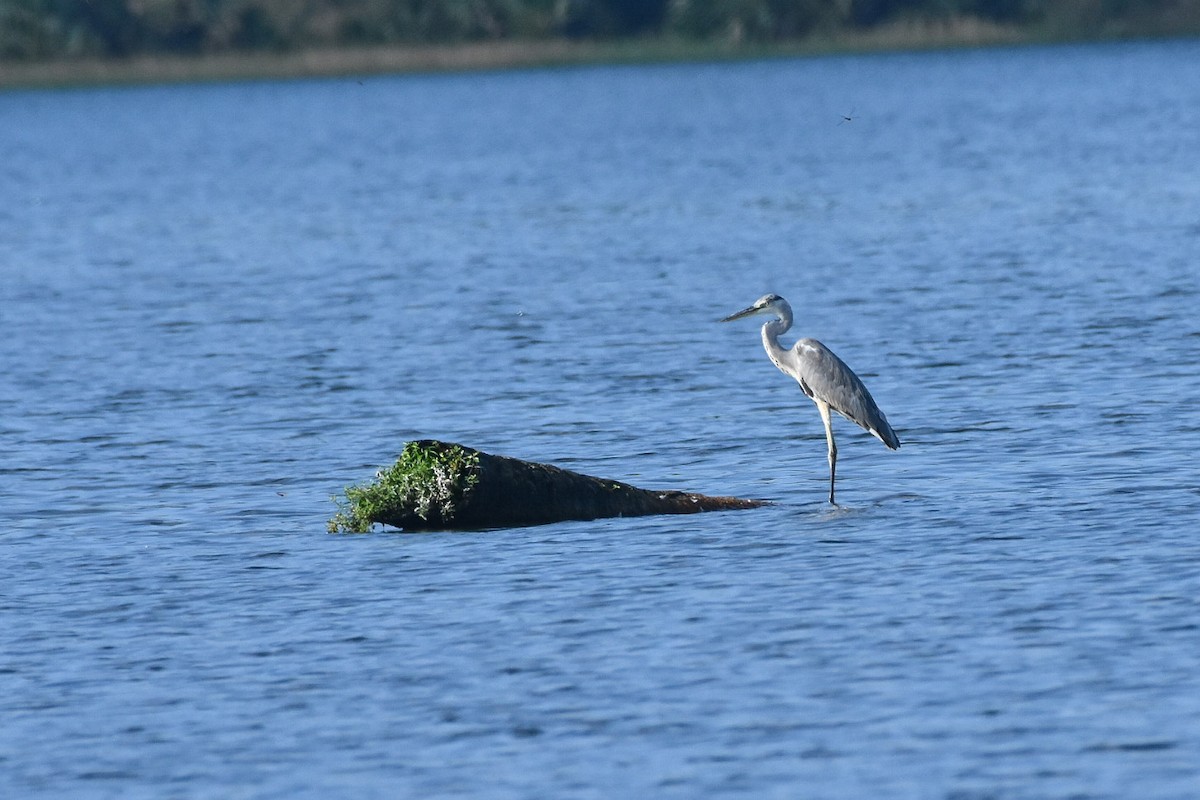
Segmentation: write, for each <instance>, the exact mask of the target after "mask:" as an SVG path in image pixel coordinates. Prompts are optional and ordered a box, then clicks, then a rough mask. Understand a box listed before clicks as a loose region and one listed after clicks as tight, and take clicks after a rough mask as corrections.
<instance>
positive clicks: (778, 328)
mask: <svg viewBox="0 0 1200 800" xmlns="http://www.w3.org/2000/svg"><path fill="white" fill-rule="evenodd" d="M790 327H792V320H791V319H790V318H789V317H780V318H779V319H773V320H771V321H770V322H767V323H765V324H764V325H763V326H762V343H763V349H764V350H766V351H767V355H768V356H770V357H771V360H772V361H774V362H775V366H779V364H780V360H781V359H782V358H783V354H784V352H786V351H785V349H784V347H783V346H782V345H780V344H779V336H780V334H783V333H786V332H787V330H788V328H790Z"/></svg>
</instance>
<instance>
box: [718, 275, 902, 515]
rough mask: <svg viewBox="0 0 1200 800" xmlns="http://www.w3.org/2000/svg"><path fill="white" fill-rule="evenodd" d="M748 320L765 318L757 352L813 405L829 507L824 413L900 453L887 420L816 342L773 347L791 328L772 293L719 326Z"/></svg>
mask: <svg viewBox="0 0 1200 800" xmlns="http://www.w3.org/2000/svg"><path fill="white" fill-rule="evenodd" d="M753 316H770V317H774V319H771V320H768V321H767V322H766V323H764V324H763V326H762V342H763V348H764V349H765V350H766V351H767V355H768V356H770V358H771V362H772V363H774V364H775V366H777V367H779V369H780V370H781V371H782V372H784V373H786V374H788V375H791V376H792V377H793V378H795V379H796V381H797V382H798V383H799V384H800V388H801V389H802V390H803V391H804V393H805V394H806V395H808V396H809V397H810V398H811V399H812V401H813V402H814V403H816V404H817V411H819V412H820V413H821V421H822V422H823V423H825V439H826V441H827V442H828V443H829V502H830V503H834V499H833V489H834V478H835V476H836V474H837V444H836V443H835V442H834V440H833V425H832V421H831V420H830V416H829V411H830V409H832V410H834V411H836V412H838V413H839V414H841V415H842V416H843V417H845V418H846V419H848V420H850V421H851V422H854V423H857V424H858V425H859V426H861V427H863V428H865V429H866V430H867V431H868V432H870V433H871V435H873V436H874V437H875V438H876V439H878V440H879V441H881V442H883V443H884V444H885V445H887V446H888V447H889V448H891V449H892V450H899V449H900V438H899V437H898V436H896V432H895V431H894V430H892V426H891V425H889V424H888V421H887V417H885V416H884V415H883V412H882V411H880V410H879V406H877V405H875V400H874V398H872V397H871V393H870V392H868V391H867V387H866V386H864V385H863V382H862V380H861V379H860V378H859V377H858V376H857V375H855V374H854V371H853V370H851V369H850V368H849V367H848V366H846V364H845V362H844V361H842V360H841V359H840V358H838V357H837V356H836V355H834V353H833V351H832V350H830V349H829V348H828V347H826V346H825V345H823V344H821V343H820V342H818V341H817V340H816V339H800V340H799V341H797V342H796V343H795V344H794V345H792V347H791V348H790V349H788V348H785V347H783V346H782V345H780V344H779V337H780V335H781V334H784V333H786V332H787V331H788V329H789V328H791V327H792V307H791V306H790V305H788V301H787V300H784V299H783V298H782V297H780V296H779V295H777V294H768V295H764V296H762V297H760V298H758V300H756V301H755V302H754V305H752V306H750V307H749V308H746V309H743V310H741V311H739V312H737V313H736V314H730V315H729V316H728V317H725V319H723V320H721V321H722V322H731V321H732V320H735V319H742V318H743V317H753Z"/></svg>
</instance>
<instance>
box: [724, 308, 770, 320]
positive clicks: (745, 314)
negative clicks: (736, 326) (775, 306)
mask: <svg viewBox="0 0 1200 800" xmlns="http://www.w3.org/2000/svg"><path fill="white" fill-rule="evenodd" d="M759 311H761V309H760V308H759V307H758V306H750V307H749V308H743V309H742V310H741V311H739V312H737V313H736V314H730V315H729V316H728V317H726V318H725V319H723V320H721V322H733V321H734V320H735V319H741V318H742V317H748V316H750V315H751V314H755V313H757V312H759Z"/></svg>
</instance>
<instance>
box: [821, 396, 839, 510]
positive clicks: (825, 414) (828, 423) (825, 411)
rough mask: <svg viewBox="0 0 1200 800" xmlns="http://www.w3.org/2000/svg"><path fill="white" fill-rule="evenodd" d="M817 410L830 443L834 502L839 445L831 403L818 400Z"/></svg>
mask: <svg viewBox="0 0 1200 800" xmlns="http://www.w3.org/2000/svg"><path fill="white" fill-rule="evenodd" d="M816 402H817V410H818V411H820V412H821V422H824V423H825V441H826V442H828V443H829V502H830V503H832V504H833V505H837V503H836V502H834V500H833V484H834V476H835V475H836V474H837V443H836V442H834V441H833V420H831V419H830V418H829V403H826V402H825V401H824V400H817V401H816Z"/></svg>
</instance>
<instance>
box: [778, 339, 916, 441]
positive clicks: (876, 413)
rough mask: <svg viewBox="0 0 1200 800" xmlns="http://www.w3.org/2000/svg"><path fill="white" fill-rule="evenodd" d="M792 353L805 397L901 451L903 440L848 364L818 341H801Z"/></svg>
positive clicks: (797, 378) (797, 377)
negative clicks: (823, 405) (822, 404)
mask: <svg viewBox="0 0 1200 800" xmlns="http://www.w3.org/2000/svg"><path fill="white" fill-rule="evenodd" d="M791 353H792V356H793V360H794V362H795V363H794V366H795V369H796V372H795V376H796V380H798V381H799V382H800V388H801V389H803V390H804V393H805V394H806V395H808V396H809V397H811V398H813V399H815V400H823V401H824V402H826V403H828V404H829V407H830V408H832V409H833V410H834V411H836V412H838V413H839V414H841V415H842V416H843V417H845V418H846V419H848V420H850V421H851V422H854V423H856V424H858V425H859V426H860V427H862V428H864V429H865V430H867V431H869V432H870V433H871V434H873V435H874V436H875V437H876V438H878V439H879V441H881V442H883V443H884V444H885V445H887V446H888V447H890V448H891V449H893V450H897V449H899V447H900V437H898V436H896V432H895V431H894V430H892V426H891V425H889V424H888V421H887V417H886V416H884V414H883V412H882V411H880V410H879V406H877V405H876V404H875V399H874V398H873V397H871V393H870V392H868V391H867V387H866V386H865V385H864V384H863V382H862V380H861V379H860V378H859V377H858V376H857V375H855V374H854V370H852V369H850V368H849V367H848V366H846V362H844V361H842V360H841V359H840V358H838V357H837V355H836V354H834V352H833V351H832V350H830V349H829V348H828V347H826V346H825V345H823V344H821V343H820V342H818V341H817V340H816V339H801V340H800V341H798V342H796V344H795V346H793V347H792V349H791Z"/></svg>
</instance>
